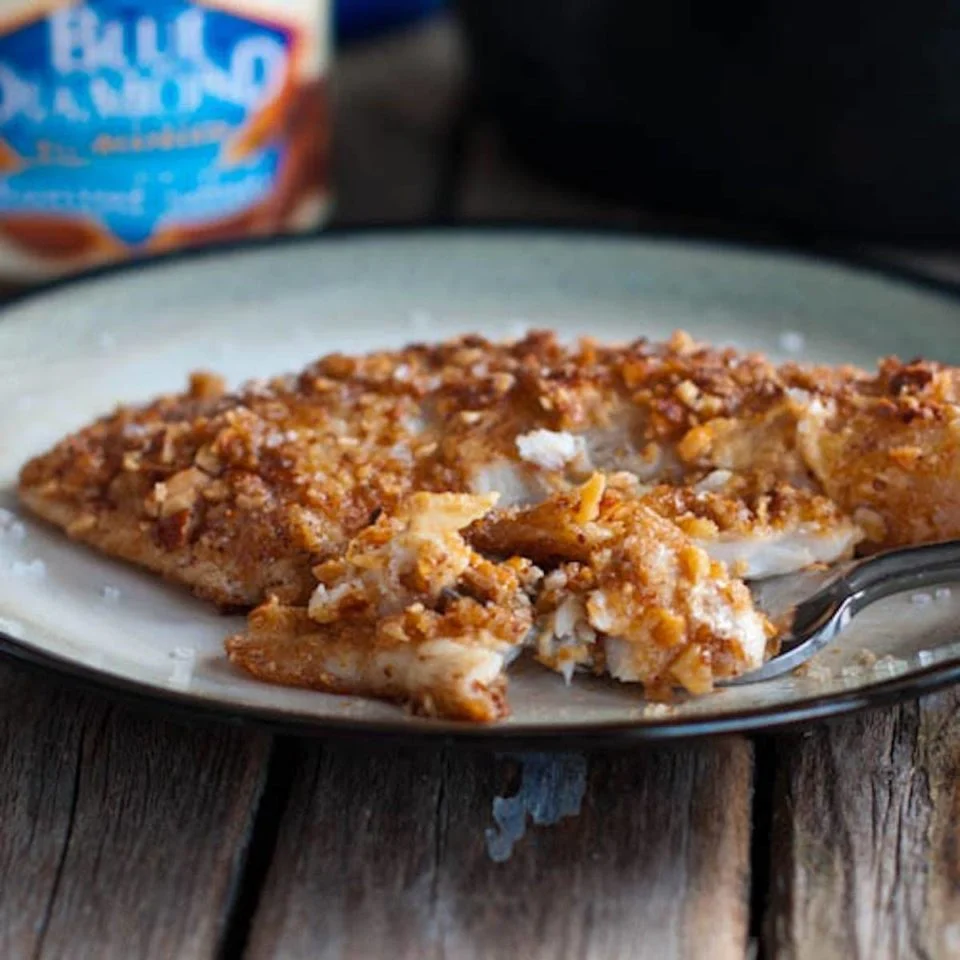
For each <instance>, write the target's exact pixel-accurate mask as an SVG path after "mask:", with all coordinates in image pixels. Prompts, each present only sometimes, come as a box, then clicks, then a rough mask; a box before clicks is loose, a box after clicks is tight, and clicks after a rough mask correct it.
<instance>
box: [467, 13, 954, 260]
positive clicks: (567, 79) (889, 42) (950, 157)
mask: <svg viewBox="0 0 960 960" xmlns="http://www.w3.org/2000/svg"><path fill="white" fill-rule="evenodd" d="M460 10H461V14H462V19H463V23H464V25H465V28H466V35H467V39H468V44H469V47H470V50H471V54H472V63H473V68H474V73H475V80H476V86H477V89H478V91H479V93H480V95H481V97H482V99H483V101H485V102H486V104H487V105H488V106H489V107H490V108H491V109H492V110H493V111H494V112H495V114H496V116H497V117H498V119H499V121H500V123H501V125H502V128H503V131H504V133H505V135H506V137H507V139H508V142H509V143H510V144H511V145H512V146H513V148H514V149H515V150H516V151H517V152H518V153H520V154H521V155H522V156H523V157H524V158H525V159H526V160H527V161H528V162H529V163H531V164H534V165H535V166H536V167H538V168H539V169H540V170H542V171H544V172H547V173H549V174H552V175H554V176H556V177H560V178H562V179H564V180H565V181H568V182H572V183H575V184H577V185H579V186H582V187H586V188H588V189H591V190H593V191H595V192H598V193H602V194H604V195H606V196H609V197H611V198H614V199H617V200H620V201H626V202H628V203H632V204H636V205H638V206H643V207H644V208H647V209H650V208H653V209H659V210H671V211H682V212H685V213H693V214H702V215H710V216H723V217H727V218H735V219H737V220H740V221H750V222H753V223H757V224H763V225H767V226H776V227H778V228H781V229H785V230H789V231H804V232H808V233H814V234H832V235H836V234H844V235H856V236H858V237H869V238H873V239H887V240H896V241H928V242H935V241H947V240H956V239H957V238H958V237H960V0H940V2H933V0H914V2H913V3H911V4H908V5H901V4H895V3H890V2H883V0H878V2H876V3H873V4H871V3H851V2H847V3H844V2H843V0H832V2H828V0H808V2H807V3H805V4H792V3H791V4H784V3H776V2H774V0H747V2H741V3H739V4H737V3H719V2H717V0H688V2H686V3H684V2H671V0H510V2H509V3H502V2H499V0H460Z"/></svg>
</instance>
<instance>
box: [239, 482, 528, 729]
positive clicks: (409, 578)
mask: <svg viewBox="0 0 960 960" xmlns="http://www.w3.org/2000/svg"><path fill="white" fill-rule="evenodd" d="M495 501H496V497H495V496H493V495H487V496H469V495H463V494H451V493H446V494H443V493H441V494H427V493H416V494H414V495H413V496H411V497H410V498H409V499H408V500H405V501H404V502H403V503H402V504H401V505H400V507H399V509H398V511H397V513H396V515H394V516H390V515H387V514H383V515H382V516H380V517H379V518H378V519H377V520H376V521H375V522H374V523H372V524H371V525H370V526H369V527H367V528H366V529H365V530H364V531H362V532H361V533H360V534H359V535H358V536H357V537H355V538H354V539H353V540H352V541H351V542H350V544H349V546H348V548H347V550H346V553H345V555H344V556H343V557H342V558H340V559H338V560H330V561H327V562H326V563H324V564H321V565H320V566H319V567H318V568H317V570H316V576H317V583H316V588H315V590H314V592H313V595H312V597H311V599H310V603H309V606H308V607H294V606H282V605H281V604H279V603H278V601H277V600H276V599H271V600H270V601H268V602H267V603H266V604H264V605H263V606H261V607H259V608H257V609H256V610H254V611H253V613H252V614H251V615H250V617H249V622H248V630H247V632H246V633H244V634H241V635H238V636H235V637H231V638H229V639H228V640H227V642H226V647H227V653H228V655H229V657H230V659H231V660H232V661H233V662H234V663H236V664H237V665H238V666H240V667H243V668H244V669H245V670H247V671H249V672H250V673H252V674H253V675H254V676H256V677H258V678H259V679H261V680H267V681H270V682H273V683H283V684H288V685H292V686H306V687H312V688H314V689H317V690H325V691H328V692H331V693H351V694H358V695H366V696H374V697H382V698H385V699H390V700H399V701H402V702H405V703H407V704H409V705H410V706H411V707H412V708H413V709H414V710H415V711H416V712H418V713H422V714H425V715H428V716H443V717H448V718H451V719H460V720H473V721H489V720H496V719H497V718H499V717H501V716H503V715H504V713H505V712H506V701H505V697H504V692H505V687H506V680H505V676H504V668H505V667H506V665H507V664H508V663H509V662H510V660H512V659H513V657H514V656H516V654H517V653H518V652H519V650H520V646H521V644H522V643H523V642H524V640H525V638H526V637H527V635H528V634H529V631H530V628H531V625H532V623H533V607H532V604H531V602H530V600H529V598H528V596H527V593H526V592H525V591H524V587H525V586H528V585H529V583H530V582H531V578H532V577H537V576H539V571H534V570H533V568H532V565H531V564H530V563H529V561H526V560H521V559H516V560H512V561H509V562H507V563H499V564H494V563H491V562H490V561H489V560H486V559H484V558H483V557H481V556H480V554H478V553H476V552H475V551H474V550H472V549H471V548H470V546H469V545H468V544H467V542H466V541H465V540H464V539H463V537H462V536H461V535H460V533H459V531H460V530H461V529H462V528H463V527H466V526H467V525H469V524H470V523H471V522H472V521H474V520H477V519H479V518H480V517H482V516H483V515H484V514H486V513H487V511H488V510H489V509H490V508H491V506H492V505H493V504H494V503H495Z"/></svg>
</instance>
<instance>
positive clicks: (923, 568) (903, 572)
mask: <svg viewBox="0 0 960 960" xmlns="http://www.w3.org/2000/svg"><path fill="white" fill-rule="evenodd" d="M957 581H960V540H947V541H944V542H943V543H932V544H926V545H924V546H921V547H906V548H903V549H900V550H890V551H888V552H886V553H880V554H877V555H875V556H872V557H867V558H865V559H863V560H855V561H853V562H851V563H846V564H842V565H840V566H839V567H835V568H833V569H832V570H830V571H828V574H827V579H826V580H825V581H824V582H822V583H821V585H820V587H819V588H818V589H817V590H816V591H815V592H814V593H812V594H810V595H809V596H807V597H806V598H804V599H803V600H801V601H800V602H799V603H797V604H796V605H795V606H794V607H793V609H792V611H791V612H790V621H789V627H788V629H787V630H786V632H785V633H784V634H783V636H782V637H781V638H780V650H779V652H778V653H776V654H775V655H774V656H773V657H771V658H770V659H769V660H768V661H767V662H766V663H765V664H763V666H761V667H758V668H757V669H756V670H751V671H749V672H748V673H744V674H741V675H740V676H739V677H734V678H732V679H730V680H725V681H723V682H722V684H721V685H722V686H726V687H729V686H740V685H742V684H747V683H759V682H760V681H763V680H771V679H773V678H774V677H779V676H782V675H783V674H785V673H789V672H790V671H791V670H795V669H796V668H797V667H799V666H800V665H801V664H802V663H806V661H807V660H809V659H810V658H811V657H812V656H813V655H814V654H815V653H817V652H819V651H820V650H822V649H823V648H824V647H826V646H827V645H828V644H829V643H830V642H831V641H833V640H834V639H835V638H836V637H837V636H838V635H839V634H840V632H841V631H842V630H843V629H844V627H846V626H847V625H848V624H849V623H850V621H851V620H852V619H853V617H854V616H855V615H856V614H857V613H859V612H860V611H861V610H863V609H864V608H865V607H868V606H869V605H870V604H872V603H876V601H877V600H882V599H883V598H884V597H889V596H890V595H891V594H894V593H902V592H905V591H907V590H914V589H917V588H919V587H928V586H932V585H934V584H938V583H950V582H957Z"/></svg>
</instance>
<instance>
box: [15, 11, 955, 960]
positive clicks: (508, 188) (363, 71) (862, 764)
mask: <svg viewBox="0 0 960 960" xmlns="http://www.w3.org/2000/svg"><path fill="white" fill-rule="evenodd" d="M462 73H463V71H462V56H461V55H460V52H459V48H458V45H457V41H456V35H455V33H454V31H453V30H452V28H451V26H450V24H446V23H439V24H434V25H432V26H430V27H427V28H424V29H421V30H418V31H415V32H413V33H411V34H407V35H402V36H399V37H395V38H392V39H390V40H387V41H384V42H379V43H377V44H376V45H373V46H370V47H367V48H358V49H355V50H353V51H351V53H350V54H349V55H347V56H345V57H344V58H343V60H342V62H341V68H340V74H339V87H338V97H339V108H340V109H339V118H340V126H339V131H340V139H339V144H338V158H339V171H340V181H339V182H340V208H339V209H340V213H339V217H340V219H341V221H343V222H353V221H359V220H387V221H388V220H410V219H429V218H431V217H436V216H444V217H449V216H457V217H461V218H465V219H469V218H472V217H488V216H505V215H506V216H511V217H531V218H537V219H540V220H543V219H549V218H558V219H563V220H570V219H582V220H585V221H602V222H607V223H610V222H615V223H622V224H627V225H636V226H644V225H651V223H650V221H648V220H647V219H646V218H644V217H642V216H640V215H638V214H637V213H636V212H635V211H624V210H620V209H616V208H610V207H605V206H603V205H600V204H597V203H595V202H592V201H589V200H586V199H584V198H582V197H578V196H573V195H570V194H567V193H565V192H564V191H562V190H558V189H556V188H553V187H551V186H549V185H546V184H542V183H539V182H537V181H536V180H535V179H533V178H531V177H530V176H528V175H526V174H524V173H522V172H520V171H518V170H516V169H514V168H512V167H511V166H510V164H509V163H508V162H507V160H506V159H505V157H504V156H503V153H502V151H501V149H500V147H499V145H498V143H497V140H496V137H495V136H494V134H493V133H492V131H491V130H490V129H488V128H487V127H485V126H484V125H483V124H473V125H469V124H468V125H464V124H460V129H461V134H462V136H461V137H460V147H461V149H460V151H459V154H458V156H459V158H460V161H461V162H460V163H459V165H454V166H456V169H453V168H452V166H451V163H450V162H449V157H450V150H449V147H450V136H451V130H452V129H453V128H455V127H456V126H457V124H456V122H455V121H456V119H457V117H458V116H459V113H458V109H459V108H458V105H459V104H460V102H461V80H462ZM652 225H654V226H656V224H652ZM874 253H876V254H878V255H884V256H894V257H895V258H899V259H901V260H903V259H904V258H903V257H902V256H899V257H898V255H897V254H895V253H893V254H892V253H890V252H889V251H874ZM957 262H958V259H957V258H956V257H951V256H950V255H944V256H942V257H940V258H927V259H924V260H922V261H921V262H920V265H921V266H923V267H925V268H926V269H930V270H931V271H934V272H941V273H947V274H948V275H949V274H952V273H955V272H956V264H957ZM0 688H2V699H0V704H2V705H0V958H11V960H18V958H26V957H37V958H57V960H59V958H74V957H76V958H91V960H111V958H118V960H131V958H195V957H197V958H200V957H240V956H244V957H250V958H265V957H280V958H304V960H307V958H309V960H315V958H361V960H366V958H380V957H385V958H390V960H405V958H409V960H430V958H440V957H446V958H454V960H460V958H463V960H470V958H480V957H504V956H511V957H516V958H518V960H519V958H523V960H527V958H529V960H536V958H555V957H557V958H560V957H569V958H597V960H608V958H610V960H612V958H651V960H662V958H672V957H689V958H711V960H712V958H717V960H725V958H728V957H729V958H734V957H737V958H740V957H744V956H756V955H757V954H758V953H759V954H760V955H763V956H768V957H790V958H793V957H796V958H808V957H809V958H811V960H824V958H850V957H862V958H871V960H872V958H880V957H923V958H940V957H944V958H946V957H957V956H960V790H958V784H960V777H958V773H960V709H958V708H960V698H958V695H957V694H955V693H944V694H941V695H938V696H934V697H930V698H928V699H926V700H924V701H923V702H922V703H921V704H919V705H918V704H908V705H904V706H902V707H898V708H895V709H892V710H888V711H885V712H875V713H870V714H866V715H861V716H856V717H852V718H849V719H846V720H842V721H839V722H835V723H833V724H831V725H830V726H822V727H817V728H814V729H810V730H807V731H804V732H802V733H791V734H784V735H780V736H776V737H770V738H767V739H760V740H757V741H754V742H751V741H750V740H747V739H744V738H737V737H733V738H729V739H724V740H716V741H712V742H709V743H704V744H702V745H698V746H688V747H676V748H672V749H643V750H634V751H631V752H621V753H597V754H592V755H585V754H582V753H577V752H569V753H556V754H552V755H520V756H507V755H495V754H493V753H489V752H486V753H484V752H477V753H463V752H460V751H456V750H453V749H451V748H443V749H439V748H413V747H410V748H398V747H396V746H390V747H387V746H383V745H380V746H378V745H376V744H366V743H361V742H358V741H357V742H300V741H296V740H290V739H286V738H282V737H272V736H269V735H266V734H260V733H255V732H248V731H242V730H235V729H232V728H229V727H205V728H201V727H197V728H190V727H187V726H181V725H178V724H176V723H173V722H169V721H165V720H163V719H157V718H156V717H152V716H148V715H142V714H139V713H137V712H133V711H130V710H128V709H125V708H121V707H120V706H117V705H115V704H112V703H110V702H107V701H104V700H101V699H98V698H95V697H92V696H87V695H83V694H79V693H75V692H70V691H67V690H63V689H60V688H57V687H55V686H52V685H51V684H50V683H49V682H48V681H46V680H45V679H43V678H39V677H37V676H35V675H32V674H27V673H21V672H19V671H18V670H15V669H13V668H10V667H8V666H3V667H0Z"/></svg>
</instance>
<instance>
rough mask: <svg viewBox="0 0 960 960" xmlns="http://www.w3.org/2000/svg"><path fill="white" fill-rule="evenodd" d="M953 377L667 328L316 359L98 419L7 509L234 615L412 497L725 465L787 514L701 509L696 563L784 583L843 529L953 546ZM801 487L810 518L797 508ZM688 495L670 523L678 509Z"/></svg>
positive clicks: (301, 581)
mask: <svg viewBox="0 0 960 960" xmlns="http://www.w3.org/2000/svg"><path fill="white" fill-rule="evenodd" d="M955 378H956V374H955V373H954V372H953V371H949V370H943V369H942V368H938V367H933V366H931V365H924V364H913V365H903V364H899V363H897V362H895V361H888V362H886V363H885V364H884V365H883V366H882V367H881V369H880V372H879V374H877V375H875V376H870V375H867V374H866V373H863V372H861V371H858V370H853V369H839V370H822V369H809V370H808V369H804V368H800V367H796V366H786V367H781V368H778V367H776V366H774V365H773V364H771V363H770V362H769V361H767V360H766V359H764V358H763V357H760V356H757V355H753V354H741V353H738V352H736V351H734V350H720V349H715V348H711V347H707V346H703V345H699V344H696V343H694V342H693V341H692V340H691V339H690V338H689V337H687V336H686V335H684V334H677V335H675V336H674V337H673V338H672V339H671V340H670V341H669V342H667V343H662V344H654V343H649V342H647V341H645V340H638V341H636V342H634V343H631V344H627V345H619V346H603V345H600V344H597V343H595V342H593V341H589V340H588V341H582V342H580V343H579V344H576V345H573V346H566V345H563V344H561V343H560V342H559V341H558V340H557V339H556V338H555V337H554V336H552V335H551V334H549V333H535V334H531V335H530V336H528V337H526V338H525V339H523V340H520V341H517V342H514V343H505V344H491V343H488V342H487V341H485V340H483V339H482V338H480V337H472V336H471V337H462V338H459V339H456V340H452V341H449V342H447V343H442V344H439V345H433V346H413V347H409V348H406V349H404V350H398V351H393V352H383V353H375V354H371V355H368V356H363V357H347V356H342V355H333V356H328V357H325V358H323V359H321V360H319V361H317V362H316V363H314V364H313V365H311V366H310V367H308V368H307V369H306V370H305V371H304V372H303V373H301V374H299V375H296V376H288V377H281V378H278V379H275V380H271V381H262V382H261V381H258V382H255V383H250V384H247V385H246V386H245V387H243V388H242V389H241V390H239V391H238V392H236V393H227V392H224V389H223V386H222V384H221V383H219V381H217V379H216V378H213V377H211V376H208V375H198V376H195V377H194V378H193V380H192V382H191V387H190V389H189V391H188V392H187V393H186V394H183V395H176V396H169V397H164V398H161V399H159V400H157V401H155V402H153V403H151V404H148V405H146V406H144V407H139V408H121V409H120V410H118V411H117V412H115V413H114V414H112V415H111V416H108V417H105V418H104V419H102V420H100V421H98V422H96V423H95V424H93V425H91V426H89V427H87V428H86V429H84V430H81V431H80V432H79V433H76V434H74V435H72V436H70V437H68V438H66V439H65V440H63V441H62V442H61V443H59V444H58V445H57V446H56V447H55V448H54V449H53V450H51V451H50V452H49V453H46V454H44V455H42V456H40V457H38V458H37V459H35V460H33V461H32V462H30V463H29V464H27V466H26V467H25V468H24V469H23V471H22V475H21V482H20V495H21V497H22V499H23V502H24V503H25V504H27V505H28V506H29V507H30V508H31V509H32V510H34V511H35V512H36V513H37V514H39V515H41V516H43V517H45V518H47V519H48V520H50V521H52V522H54V523H56V524H58V525H60V526H62V527H64V528H65V529H66V530H67V531H68V533H69V534H70V535H71V536H73V537H75V538H77V539H78V540H81V541H83V542H86V543H89V544H92V545H93V546H95V547H98V548H99V549H101V550H104V551H105V552H107V553H110V554H113V555H115V556H119V557H122V558H124V559H127V560H131V561H133V562H135V563H139V564H141V565H143V566H145V567H147V568H149V569H151V570H155V571H157V572H159V573H161V574H163V575H165V576H167V577H169V578H170V579H172V580H174V581H176V582H179V583H182V584H185V585H187V586H189V587H190V588H192V589H193V590H194V591H195V592H197V593H198V594H200V595H201V596H204V597H208V598H210V599H212V600H214V601H216V602H217V603H220V604H223V605H240V606H252V605H254V604H257V603H259V602H261V601H263V600H264V599H265V598H266V597H267V596H271V595H273V596H276V597H277V598H278V599H279V600H280V601H281V602H285V603H301V604H302V603H305V602H306V600H307V598H308V597H309V595H310V593H311V591H312V589H313V582H314V581H313V577H312V574H311V569H312V567H313V566H315V565H316V564H317V563H321V562H323V561H325V560H328V559H332V558H336V557H338V556H339V555H340V554H341V553H342V551H343V550H344V548H345V546H346V544H347V543H348V542H349V541H350V539H351V538H352V537H354V536H355V535H356V534H357V533H359V532H360V531H361V530H362V529H363V528H364V527H365V526H366V525H367V524H368V523H369V520H370V516H371V514H372V513H373V512H374V511H375V510H378V509H385V510H387V511H388V512H392V511H395V510H396V509H397V507H398V506H399V504H400V503H401V502H402V501H403V500H404V499H405V498H406V497H408V496H409V495H410V494H412V493H414V492H416V491H418V490H420V491H427V492H443V491H454V492H462V493H476V494H482V493H486V492H491V491H496V492H498V493H499V494H501V503H502V504H504V505H509V504H518V503H519V504H524V503H527V504H530V503H536V502H538V501H540V500H542V499H543V498H544V497H545V496H547V495H549V494H550V493H551V492H553V491H557V490H563V489H569V488H570V487H571V485H575V484H577V483H582V482H583V481H584V480H585V479H586V478H587V477H588V476H589V475H590V474H591V472H592V471H594V470H600V471H604V472H613V471H626V472H629V473H630V474H632V475H633V476H634V477H635V478H637V482H639V483H642V484H653V483H660V484H669V485H671V486H677V485H681V486H686V487H690V488H691V489H693V490H695V491H696V490H697V489H698V488H702V485H703V484H704V483H707V484H708V485H709V484H710V483H711V482H715V481H716V476H717V471H721V472H724V471H725V472H727V473H729V474H731V476H732V477H733V481H732V482H734V484H736V483H739V482H746V483H747V484H748V485H749V486H750V488H751V489H752V490H753V491H754V493H753V494H750V496H754V495H755V499H756V501H757V503H760V502H761V500H762V499H763V498H764V497H767V498H771V497H772V498H777V497H779V498H780V499H781V500H783V499H784V497H786V498H787V499H789V498H791V497H794V496H796V497H807V498H808V499H809V500H810V502H809V506H810V510H809V511H808V513H809V515H808V516H807V517H806V519H803V520H801V519H800V517H801V514H800V513H798V514H796V517H795V518H794V519H795V520H796V522H794V521H791V522H790V523H787V524H785V525H779V526H777V525H776V524H774V525H773V526H771V523H769V522H768V521H767V519H764V518H763V517H761V516H760V514H756V513H755V512H754V511H752V508H751V507H750V506H749V502H747V505H746V507H745V509H744V511H743V512H742V517H741V519H742V521H743V522H739V521H738V522H737V523H734V524H732V525H731V526H729V527H728V528H726V529H725V530H724V529H722V528H721V525H718V524H716V519H717V518H716V517H714V516H712V513H711V509H710V508H709V506H708V507H706V508H704V509H705V510H706V512H707V513H708V514H711V515H710V516H707V517H706V518H705V519H707V520H710V522H712V523H714V525H715V526H717V529H718V536H717V537H716V538H714V539H715V540H716V542H715V543H714V544H713V546H712V547H711V546H710V544H709V542H707V541H709V540H710V539H711V538H710V537H706V538H705V541H704V546H706V547H707V548H708V549H710V550H711V552H712V553H713V554H714V556H717V557H719V558H721V559H723V558H727V559H730V560H731V562H733V563H734V564H737V563H739V562H741V561H743V562H744V563H745V564H746V567H745V569H746V571H747V572H748V573H749V572H751V571H752V572H753V573H754V574H756V575H760V574H762V573H767V572H771V571H772V572H784V571H786V570H788V569H795V568H796V567H797V566H802V565H803V564H804V563H806V562H809V560H811V559H819V560H831V559H835V558H836V557H839V556H843V555H845V554H846V553H848V552H849V550H850V548H851V545H852V543H853V542H855V541H856V539H857V538H858V537H859V536H860V535H861V534H860V529H859V528H862V530H863V533H864V534H865V535H866V537H867V545H868V546H871V547H880V546H886V545H891V544H894V543H906V542H915V541H916V540H918V539H939V538H943V537H950V536H958V535H960V509H957V507H958V506H960V483H958V482H957V480H956V478H957V477H958V476H960V473H958V471H957V469H956V468H957V465H958V458H960V454H958V453H957V446H956V442H955V440H954V437H955V431H954V424H955V423H956V420H957V409H958V408H957V406H956V404H955V402H954V386H953V385H954V382H955ZM711 476H712V477H713V478H714V481H711V480H710V479H709V478H710V477H711ZM721 476H725V474H724V473H721ZM743 478H747V479H746V480H744V479H743ZM778 491H779V493H778ZM790 491H797V492H796V494H794V493H792V492H790ZM705 492H706V493H707V494H709V493H710V491H709V490H708V491H705ZM720 493H721V494H722V495H724V496H726V494H725V493H724V491H722V490H721V491H720ZM823 495H826V496H827V497H828V498H829V499H830V500H831V501H832V503H831V505H829V507H828V508H827V509H824V510H820V509H819V507H817V506H816V504H815V503H814V500H813V499H810V498H816V497H819V496H823ZM690 496H691V495H689V494H682V495H681V499H682V500H683V503H680V504H679V505H678V506H677V509H678V510H681V509H682V512H683V513H684V514H690V515H693V516H696V515H697V513H698V510H699V509H700V508H699V507H696V503H695V502H694V501H692V500H691V499H690ZM737 496H739V495H738V494H736V492H735V491H734V493H733V494H731V497H733V498H734V499H735V498H736V497H737ZM728 499H730V498H729V497H728ZM747 500H749V497H747ZM821 505H822V502H821ZM665 509H666V508H665ZM670 509H673V508H670ZM723 510H726V508H723ZM721 512H723V511H721ZM718 516H719V514H718ZM851 518H852V519H853V521H855V522H856V524H858V525H859V526H854V525H853V524H852V523H851ZM704 529H707V528H706V527H704ZM774 533H775V534H776V542H775V541H774V540H773V539H771V537H772V535H773V534H774ZM760 540H762V544H763V547H764V550H765V551H766V552H764V551H761V552H760V553H757V551H756V550H754V549H753V545H755V542H759V541H760ZM774 546H775V547H776V551H774V552H775V553H776V554H777V559H776V562H772V563H771V562H767V560H766V559H765V558H766V556H767V554H769V553H770V550H771V549H772V548H773V547H774ZM721 548H722V549H721Z"/></svg>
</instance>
